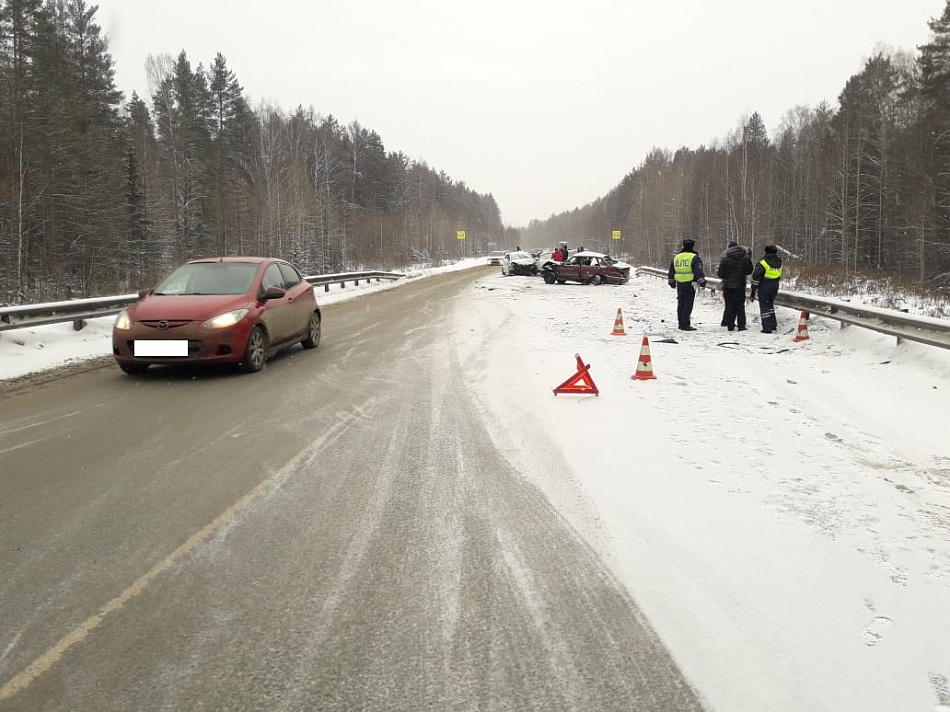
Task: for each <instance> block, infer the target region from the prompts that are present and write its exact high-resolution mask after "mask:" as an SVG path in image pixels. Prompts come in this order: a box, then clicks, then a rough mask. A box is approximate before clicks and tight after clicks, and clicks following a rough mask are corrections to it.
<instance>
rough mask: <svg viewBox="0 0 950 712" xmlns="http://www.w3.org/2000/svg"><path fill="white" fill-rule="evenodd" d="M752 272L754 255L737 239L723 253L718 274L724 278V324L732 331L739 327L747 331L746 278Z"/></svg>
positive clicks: (740, 329) (720, 277)
mask: <svg viewBox="0 0 950 712" xmlns="http://www.w3.org/2000/svg"><path fill="white" fill-rule="evenodd" d="M750 274H752V257H750V256H749V250H748V248H746V247H743V246H742V245H740V244H739V243H738V242H736V241H735V240H732V241H730V242H729V247H728V248H727V249H726V251H725V252H723V253H722V259H721V260H719V269H718V270H716V276H717V277H719V279H721V280H722V295H723V298H724V299H725V302H726V303H725V306H724V307H723V311H722V325H723V326H724V327H726V328H727V329H729V331H732V330H733V329H735V328H736V327H739V331H745V328H746V327H745V323H746V322H745V278H746V276H748V275H750Z"/></svg>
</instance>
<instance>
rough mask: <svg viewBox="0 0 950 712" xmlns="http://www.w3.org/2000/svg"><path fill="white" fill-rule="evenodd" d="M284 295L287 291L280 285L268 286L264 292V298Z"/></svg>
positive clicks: (275, 297) (278, 297) (277, 297)
mask: <svg viewBox="0 0 950 712" xmlns="http://www.w3.org/2000/svg"><path fill="white" fill-rule="evenodd" d="M286 295H287V292H286V291H285V290H283V289H281V288H280V287H268V288H267V291H266V292H264V299H280V298H282V297H285V296H286Z"/></svg>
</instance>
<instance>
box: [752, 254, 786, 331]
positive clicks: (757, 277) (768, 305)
mask: <svg viewBox="0 0 950 712" xmlns="http://www.w3.org/2000/svg"><path fill="white" fill-rule="evenodd" d="M781 278H782V258H781V257H780V256H779V254H778V247H776V246H775V245H766V246H765V255H763V257H762V259H761V260H759V262H758V264H756V265H755V269H753V270H752V290H751V294H750V296H749V301H750V302H754V301H755V295H756V293H758V295H759V312H760V313H761V314H762V333H763V334H771V333H772V332H773V331H775V330H776V329H777V328H778V321H777V320H776V318H775V296H776V295H777V294H778V286H779V280H780V279H781Z"/></svg>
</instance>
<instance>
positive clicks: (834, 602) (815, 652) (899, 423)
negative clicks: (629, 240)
mask: <svg viewBox="0 0 950 712" xmlns="http://www.w3.org/2000/svg"><path fill="white" fill-rule="evenodd" d="M476 290H477V291H478V292H479V294H480V297H481V298H483V299H484V300H485V301H487V302H489V303H490V304H492V305H493V307H494V308H495V310H496V318H497V323H498V326H497V328H496V329H495V330H494V332H493V336H492V339H491V343H492V347H491V349H490V353H489V354H487V355H486V357H485V364H484V369H485V373H487V374H488V376H487V377H485V376H484V373H481V369H479V371H478V372H475V373H473V377H472V379H471V380H470V383H469V387H470V389H471V390H472V392H473V393H474V394H475V396H476V398H477V400H478V401H479V402H481V403H483V404H484V411H485V412H484V417H485V418H486V420H488V422H489V424H490V426H491V432H494V433H495V434H496V437H497V443H498V445H499V448H500V449H501V451H502V452H511V453H516V455H514V456H513V463H514V464H515V465H517V466H518V467H519V468H521V469H522V471H524V472H525V474H526V475H527V476H528V477H530V478H531V479H532V480H533V481H534V482H535V483H536V484H537V486H538V487H539V488H540V489H542V491H544V492H545V493H546V495H547V496H548V497H549V498H550V499H551V500H552V502H554V503H555V505H556V506H557V507H558V509H559V511H560V512H561V513H562V514H563V515H564V516H565V518H566V519H567V520H568V521H570V522H571V524H572V525H573V526H574V528H575V529H576V530H577V531H578V532H580V533H581V534H582V535H584V536H585V537H586V538H587V540H588V542H589V543H590V545H591V546H592V547H594V548H595V549H596V550H598V551H599V552H600V553H601V555H602V557H603V558H604V560H605V561H607V562H608V563H610V565H611V566H612V567H613V570H614V572H615V574H616V575H617V577H618V578H619V579H620V580H621V581H622V582H623V583H624V584H625V585H626V587H627V588H628V590H629V591H630V592H631V594H632V595H633V597H634V599H635V600H636V602H637V604H638V605H639V606H640V607H641V608H642V609H643V610H644V612H645V613H646V615H647V617H648V618H649V620H650V621H651V623H652V624H653V625H654V627H655V628H656V629H657V631H658V633H659V634H660V636H661V638H662V639H663V640H664V642H665V643H666V644H667V645H668V646H669V647H670V649H671V650H672V652H673V654H674V656H675V657H676V659H677V661H678V662H679V664H680V665H681V667H682V668H683V670H684V672H685V673H686V674H687V676H688V677H689V679H690V680H691V681H692V682H693V683H694V684H695V685H696V687H697V688H698V689H699V690H700V691H701V693H702V694H703V695H704V696H705V697H706V698H707V700H708V702H709V703H710V705H711V707H712V708H713V709H716V710H729V711H730V712H737V711H744V710H748V711H749V712H752V711H753V710H754V711H755V712H761V711H762V710H791V709H803V710H804V709H807V710H835V711H839V712H840V711H841V710H855V711H856V712H857V711H860V712H868V711H869V710H881V711H882V712H884V711H890V710H895V709H906V710H913V709H917V710H926V711H927V712H932V711H933V710H940V711H941V712H945V711H946V710H950V693H948V682H947V681H948V677H950V646H947V644H946V641H947V640H948V639H950V607H948V606H947V605H946V601H947V600H950V443H948V441H947V438H946V429H947V425H948V423H950V403H948V401H947V393H948V391H950V353H948V352H946V351H942V350H940V349H936V348H932V347H927V346H922V345H919V344H912V343H903V344H900V345H898V344H896V341H895V339H893V338H889V337H884V336H881V335H879V334H875V333H873V332H868V331H865V330H861V329H857V328H854V327H848V328H846V329H841V328H840V327H839V325H838V323H837V322H832V321H828V320H823V319H818V318H816V319H813V320H812V323H811V325H810V327H809V331H810V337H811V338H810V339H809V340H808V341H804V342H801V343H794V342H793V336H794V333H795V329H796V326H797V321H798V319H797V317H798V314H797V313H793V312H791V310H787V309H782V310H780V314H779V319H780V325H781V328H780V333H779V334H772V335H765V334H761V333H759V331H758V326H756V325H753V326H752V327H751V328H750V330H749V331H746V332H742V333H738V332H734V333H729V332H727V331H726V330H725V329H723V328H722V327H720V326H719V320H720V316H721V302H719V301H718V300H717V299H716V298H715V296H714V295H712V294H709V293H707V294H705V295H704V296H703V297H702V298H700V299H698V300H697V306H696V310H695V311H694V316H695V317H696V319H695V321H694V323H697V324H698V327H699V330H698V331H696V332H689V333H685V334H684V333H683V332H680V331H678V330H676V329H675V328H673V327H674V326H675V295H673V294H672V293H671V292H670V290H669V289H668V287H667V286H666V284H665V283H664V282H663V281H662V280H658V279H655V278H650V277H641V278H640V279H637V280H633V281H631V283H630V284H629V285H626V286H623V287H599V288H595V289H592V288H586V287H583V286H576V287H573V286H571V285H544V284H540V283H538V282H536V281H531V280H526V279H518V278H507V279H506V278H501V277H495V276H492V277H487V278H485V279H482V280H479V282H478V285H477V286H476ZM617 309H622V314H623V318H624V321H625V327H626V331H627V332H628V335H627V336H613V335H612V334H611V331H612V327H613V324H614V318H615V314H616V312H617ZM757 312H758V309H757V307H756V306H753V307H752V308H751V309H750V310H749V313H750V315H751V316H754V317H755V319H757ZM467 318H468V317H463V318H462V321H463V323H460V325H459V329H460V333H464V331H465V328H464V327H465V324H464V321H465V320H466V319H467ZM644 336H647V337H648V339H649V347H650V356H651V364H652V366H653V369H654V373H655V375H656V379H655V380H651V381H642V380H634V379H631V376H632V375H633V374H634V373H635V371H636V364H637V360H638V358H639V355H640V351H641V342H642V338H643V337H644ZM575 354H579V355H580V356H581V357H582V358H583V360H584V362H585V363H589V364H590V365H591V369H590V373H591V376H592V378H593V380H594V382H595V383H596V384H597V386H598V388H599V389H600V395H599V396H591V395H582V396H570V395H568V396H564V395H561V396H554V395H553V393H552V388H553V387H554V386H556V385H558V384H559V383H561V382H563V381H564V380H566V379H567V378H569V377H570V376H571V375H572V373H574V371H575ZM559 458H560V459H561V460H562V462H561V463H560V467H559V466H558V464H559V463H558V459H559ZM565 463H566V464H568V465H569V466H570V467H569V468H565V467H564V465H565Z"/></svg>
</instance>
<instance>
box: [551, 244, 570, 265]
mask: <svg viewBox="0 0 950 712" xmlns="http://www.w3.org/2000/svg"><path fill="white" fill-rule="evenodd" d="M551 259H552V260H554V261H555V262H563V261H564V260H566V259H567V255H565V254H564V251H563V250H562V248H561V246H560V245H558V246H557V247H555V248H554V252H553V253H552V254H551Z"/></svg>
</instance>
